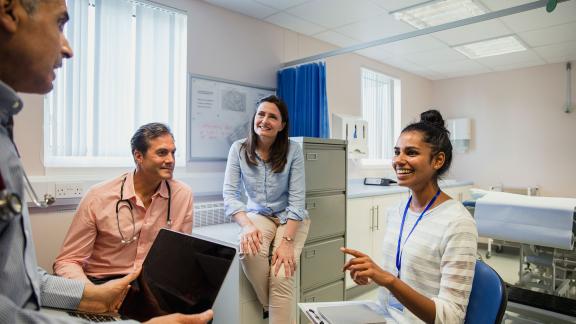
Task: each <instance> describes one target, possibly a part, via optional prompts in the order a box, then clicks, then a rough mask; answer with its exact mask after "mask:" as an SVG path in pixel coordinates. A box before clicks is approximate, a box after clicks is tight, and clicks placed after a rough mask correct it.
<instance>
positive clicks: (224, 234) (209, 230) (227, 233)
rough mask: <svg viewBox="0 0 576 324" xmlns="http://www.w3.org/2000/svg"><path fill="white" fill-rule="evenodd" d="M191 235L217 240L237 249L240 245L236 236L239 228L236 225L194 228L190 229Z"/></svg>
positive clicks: (227, 224) (226, 224)
mask: <svg viewBox="0 0 576 324" xmlns="http://www.w3.org/2000/svg"><path fill="white" fill-rule="evenodd" d="M192 233H197V234H200V235H203V236H207V237H212V238H216V239H218V240H221V241H224V242H226V243H229V244H232V245H234V246H235V247H238V245H239V243H240V238H239V237H238V234H239V233H240V226H238V224H236V223H225V224H217V225H208V226H201V227H194V228H193V229H192Z"/></svg>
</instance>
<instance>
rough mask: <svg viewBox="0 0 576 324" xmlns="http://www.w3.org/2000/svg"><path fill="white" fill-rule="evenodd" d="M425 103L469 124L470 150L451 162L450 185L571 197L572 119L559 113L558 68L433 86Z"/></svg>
mask: <svg viewBox="0 0 576 324" xmlns="http://www.w3.org/2000/svg"><path fill="white" fill-rule="evenodd" d="M572 71H573V72H572V80H576V73H575V71H574V70H572ZM575 83H576V82H573V83H572V84H573V89H572V102H576V90H575V89H574V85H575ZM432 98H433V99H432V102H433V103H434V106H435V107H437V108H438V109H439V110H440V111H441V112H442V113H443V114H445V115H446V117H447V118H458V117H467V118H472V120H473V135H472V136H473V139H472V149H471V151H470V152H469V153H464V154H457V155H456V156H455V159H454V164H453V167H452V170H451V175H452V177H454V178H457V179H470V180H473V181H474V183H475V185H476V186H478V187H481V188H488V187H489V186H492V185H498V184H501V185H503V186H504V187H512V188H521V187H528V186H534V185H538V186H540V188H541V189H540V190H541V191H540V193H541V194H542V195H544V196H560V197H562V196H564V197H576V170H575V167H574V166H575V165H576V111H574V112H572V113H570V114H566V113H565V112H564V109H563V107H564V106H565V102H566V72H565V65H564V64H549V65H544V66H538V67H532V68H525V69H520V70H514V71H508V72H498V73H488V74H483V75H478V76H471V77H465V78H458V79H450V80H442V81H435V82H433V84H432Z"/></svg>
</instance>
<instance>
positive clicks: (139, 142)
mask: <svg viewBox="0 0 576 324" xmlns="http://www.w3.org/2000/svg"><path fill="white" fill-rule="evenodd" d="M167 134H168V135H170V136H172V138H174V135H173V134H172V132H171V131H170V128H169V127H168V126H166V125H164V124H162V123H149V124H146V125H142V126H140V128H138V130H137V131H136V132H135V133H134V135H133V136H132V139H131V140H130V145H131V146H132V154H134V152H136V151H138V152H140V153H142V154H143V155H146V152H147V151H148V148H149V147H150V140H153V139H155V138H157V137H160V136H163V135H167Z"/></svg>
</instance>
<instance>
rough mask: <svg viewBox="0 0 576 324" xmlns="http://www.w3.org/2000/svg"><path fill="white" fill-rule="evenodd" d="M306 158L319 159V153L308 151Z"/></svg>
mask: <svg viewBox="0 0 576 324" xmlns="http://www.w3.org/2000/svg"><path fill="white" fill-rule="evenodd" d="M306 160H308V161H317V160H318V153H306Z"/></svg>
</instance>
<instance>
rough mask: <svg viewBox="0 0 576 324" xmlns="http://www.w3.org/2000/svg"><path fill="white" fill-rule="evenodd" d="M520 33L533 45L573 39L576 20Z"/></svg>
mask: <svg viewBox="0 0 576 324" xmlns="http://www.w3.org/2000/svg"><path fill="white" fill-rule="evenodd" d="M575 2H576V1H575ZM518 35H519V36H520V38H521V39H522V40H523V41H524V42H526V43H527V44H528V45H530V46H532V47H537V46H544V45H550V44H555V43H562V42H566V41H572V40H576V22H573V23H569V24H564V25H558V26H553V27H548V28H543V29H538V30H532V31H527V32H523V33H519V34H518Z"/></svg>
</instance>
